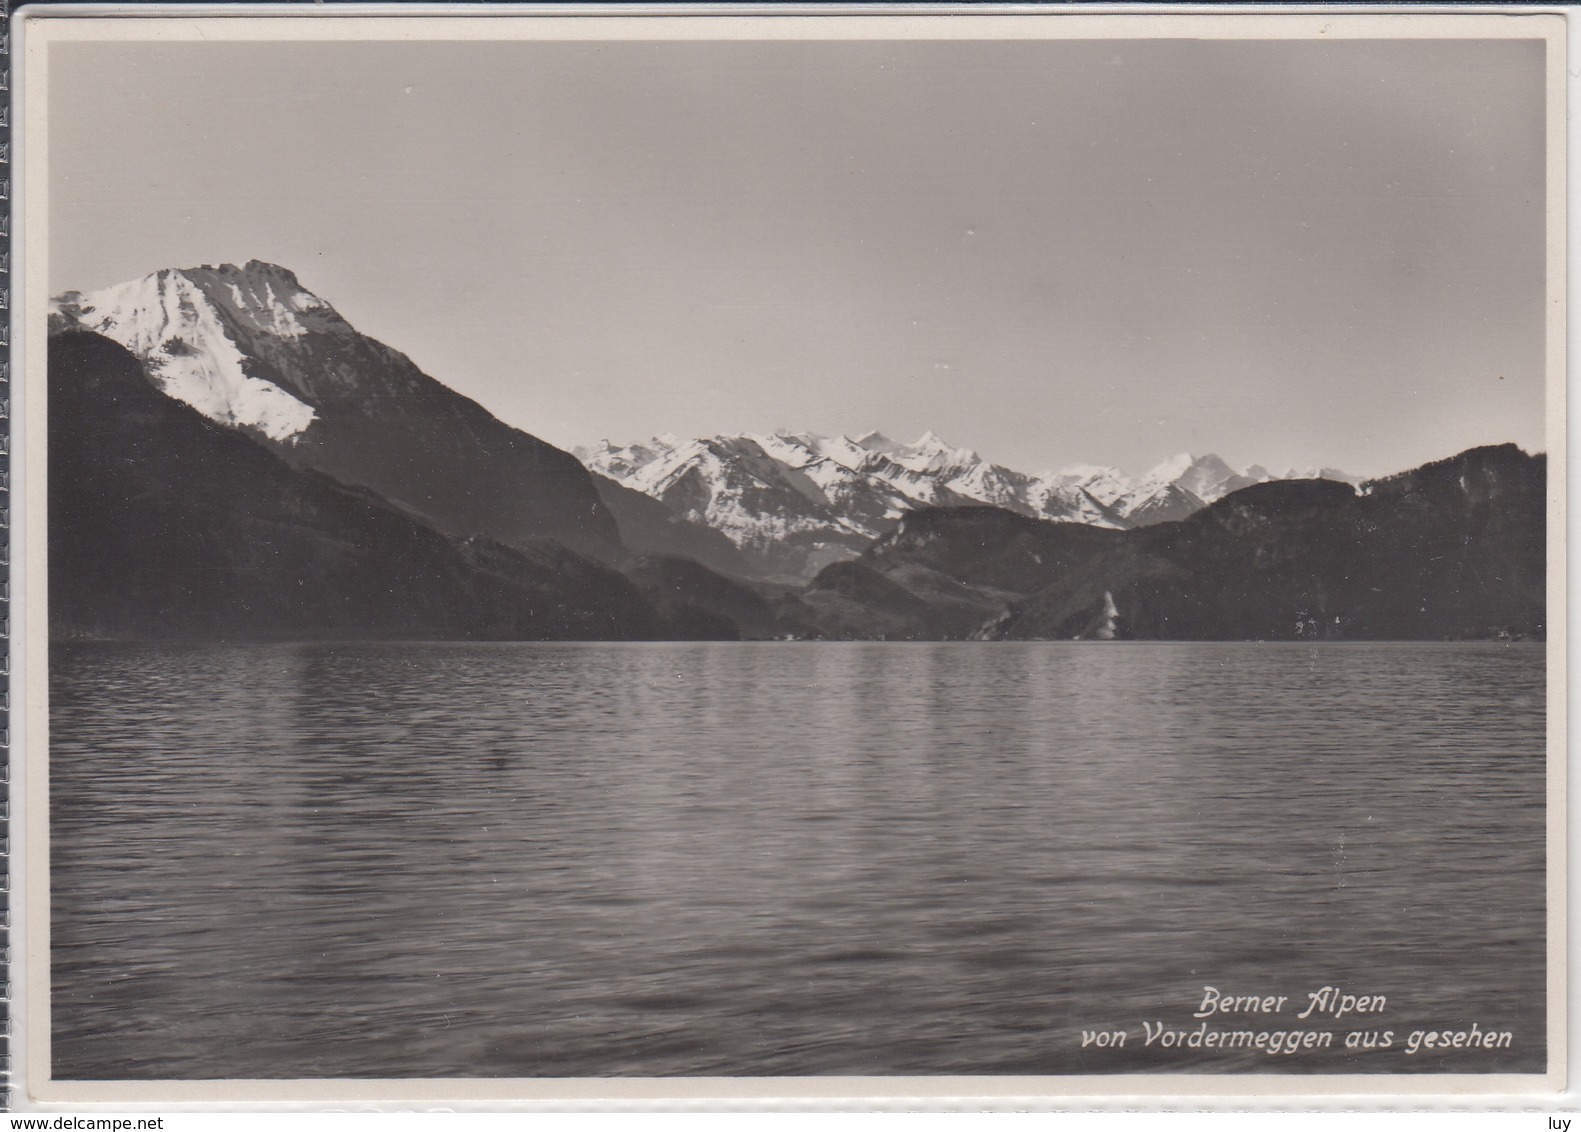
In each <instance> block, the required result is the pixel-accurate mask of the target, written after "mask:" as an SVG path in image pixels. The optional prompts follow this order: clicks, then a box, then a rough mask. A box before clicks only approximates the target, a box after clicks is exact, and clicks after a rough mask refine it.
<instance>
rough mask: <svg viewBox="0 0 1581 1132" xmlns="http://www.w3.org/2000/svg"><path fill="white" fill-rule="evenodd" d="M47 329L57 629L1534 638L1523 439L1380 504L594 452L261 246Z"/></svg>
mask: <svg viewBox="0 0 1581 1132" xmlns="http://www.w3.org/2000/svg"><path fill="white" fill-rule="evenodd" d="M50 330H51V343H50V355H49V386H50V390H49V392H50V442H49V445H50V446H49V501H50V512H49V547H50V619H51V630H52V633H53V634H54V635H56V636H57V637H62V638H77V637H133V638H169V637H177V638H182V637H186V638H201V639H214V638H221V639H229V638H244V639H246V638H260V637H264V638H267V637H276V638H288V639H299V638H321V637H407V638H410V637H427V638H440V639H507V640H536V639H592V640H625V639H631V640H654V639H735V638H738V637H754V638H762V637H803V638H818V639H915V640H927V639H968V638H975V639H1001V638H1023V639H1025V638H1045V637H1056V638H1070V637H1078V638H1090V639H1124V638H1166V639H1167V638H1187V639H1212V638H1219V639H1378V638H1389V637H1399V638H1404V639H1421V638H1438V637H1445V636H1449V637H1467V636H1469V637H1494V636H1528V635H1541V634H1542V633H1543V631H1544V617H1545V614H1544V577H1545V568H1546V560H1545V557H1544V546H1545V535H1544V531H1545V525H1544V515H1545V512H1544V492H1545V483H1546V478H1545V477H1546V470H1545V465H1544V461H1543V459H1542V457H1541V456H1528V455H1527V454H1525V453H1524V452H1521V451H1520V450H1519V449H1517V448H1515V447H1514V446H1511V445H1504V446H1499V447H1493V448H1483V449H1473V450H1471V451H1469V452H1466V453H1462V454H1460V455H1459V456H1456V457H1453V458H1451V459H1449V460H1446V461H1441V462H1439V463H1437V464H1432V465H1427V466H1426V467H1423V468H1420V469H1416V470H1414V471H1410V472H1405V473H1402V474H1401V475H1399V476H1394V477H1389V478H1387V479H1383V480H1377V481H1373V482H1370V483H1367V484H1363V485H1360V490H1359V491H1358V490H1357V486H1356V482H1355V480H1354V479H1353V478H1352V477H1348V476H1345V475H1343V474H1341V473H1338V472H1334V471H1332V470H1329V469H1321V470H1316V471H1314V472H1305V473H1298V472H1294V471H1291V472H1285V473H1281V474H1278V475H1275V474H1272V473H1269V472H1268V471H1267V470H1265V469H1262V468H1256V467H1253V468H1245V469H1239V470H1237V469H1234V468H1231V467H1230V466H1228V465H1227V464H1226V463H1225V462H1224V461H1223V460H1220V459H1219V458H1218V457H1217V456H1211V455H1210V456H1202V457H1191V456H1181V457H1177V458H1175V459H1173V460H1170V461H1166V462H1165V463H1163V464H1161V465H1159V467H1157V468H1155V469H1153V471H1151V472H1149V473H1147V474H1146V475H1144V476H1141V477H1138V478H1136V479H1134V480H1132V479H1127V478H1126V477H1124V476H1122V475H1121V474H1120V473H1119V472H1117V471H1115V470H1114V469H1111V468H1099V467H1080V468H1069V469H1066V470H1064V471H1060V472H1055V473H1044V474H1038V475H1028V474H1024V473H1020V472H1016V471H1013V470H1011V469H1008V468H1004V467H1002V466H1000V465H997V464H993V463H990V462H988V461H986V460H984V459H982V458H981V457H979V456H978V455H977V454H976V453H974V452H971V451H969V450H966V449H961V448H956V447H953V446H951V445H949V444H947V443H945V442H944V441H943V440H941V439H940V438H939V437H937V436H935V435H934V434H932V433H928V434H926V435H924V436H923V437H922V438H920V439H919V440H918V441H917V442H916V443H914V444H898V443H895V442H894V441H892V440H889V439H888V438H886V437H884V436H882V435H880V434H877V433H869V434H867V435H865V436H861V437H857V438H855V439H848V438H845V437H834V438H828V437H822V436H816V435H812V434H791V433H774V434H766V435H750V436H737V437H714V438H710V439H705V440H692V441H684V442H683V441H680V440H677V439H674V438H662V439H660V440H656V441H653V442H650V443H647V444H641V445H628V446H625V447H615V446H612V445H609V444H601V445H599V446H597V447H596V448H594V449H591V450H588V451H585V452H579V453H578V454H577V455H576V456H573V455H572V454H570V453H566V452H563V451H561V450H560V449H557V448H555V447H554V446H552V445H549V444H547V443H545V442H544V441H542V440H540V439H538V438H536V437H533V436H531V435H529V434H528V433H525V432H522V431H521V430H519V429H515V428H512V427H510V426H508V425H506V424H504V423H503V422H501V421H499V420H497V419H496V418H494V417H493V416H492V415H491V414H489V413H488V412H487V410H485V409H484V408H483V407H482V406H480V405H478V404H477V403H476V402H473V401H471V400H469V399H467V398H465V397H463V396H461V395H460V394H457V393H455V392H454V391H452V390H451V389H449V388H447V387H446V386H445V385H443V384H442V383H441V382H439V381H437V380H435V379H434V378H432V377H430V376H428V375H426V374H424V373H422V372H421V371H420V370H419V369H418V368H417V367H416V366H415V365H414V364H413V363H412V362H411V361H410V360H409V359H407V358H406V357H404V356H403V355H401V354H399V353H397V352H396V351H394V350H392V349H390V348H389V347H387V346H385V345H383V344H381V343H379V342H376V341H374V340H373V339H370V338H368V337H366V336H365V335H362V334H360V333H359V332H358V331H357V330H355V329H354V328H353V327H352V326H350V325H349V324H348V323H347V322H346V321H345V320H344V319H343V318H341V317H340V315H339V314H337V313H336V312H335V310H334V309H333V308H332V307H331V306H330V305H329V304H328V303H327V302H325V301H324V300H323V299H321V298H319V297H318V296H316V295H313V294H312V293H311V292H309V291H307V290H306V289H305V288H303V287H302V286H301V285H300V283H299V282H298V281H297V279H296V277H295V276H294V275H293V274H292V273H291V272H289V271H287V270H285V269H284V268H281V267H277V266H274V265H272V264H265V263H259V262H256V261H254V262H252V263H248V264H246V265H245V266H242V267H235V266H231V265H223V266H218V267H201V268H191V269H182V270H166V271H160V272H157V273H155V274H154V275H150V276H148V277H146V278H144V279H140V280H135V281H132V282H130V283H126V284H122V285H119V286H116V287H110V288H107V289H105V290H102V291H97V292H85V293H82V292H71V293H68V294H65V295H62V296H60V297H59V298H57V299H56V300H55V301H54V304H53V306H52V310H51V316H50ZM578 457H580V460H579V459H578ZM584 462H585V464H586V466H584Z"/></svg>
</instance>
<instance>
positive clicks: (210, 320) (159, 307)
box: [51, 260, 345, 441]
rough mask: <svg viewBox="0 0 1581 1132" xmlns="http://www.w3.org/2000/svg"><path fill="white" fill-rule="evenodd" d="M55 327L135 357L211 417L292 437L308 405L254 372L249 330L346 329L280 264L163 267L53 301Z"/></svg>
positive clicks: (307, 421)
mask: <svg viewBox="0 0 1581 1132" xmlns="http://www.w3.org/2000/svg"><path fill="white" fill-rule="evenodd" d="M51 316H52V321H58V322H61V323H64V324H66V325H69V326H76V327H80V328H82V329H84V330H92V331H94V332H96V333H98V334H102V335H104V336H105V337H107V338H110V339H111V340H113V341H115V342H118V343H120V345H122V346H124V347H126V348H127V349H128V350H130V351H131V352H132V353H133V354H135V355H137V356H138V358H140V359H141V360H142V361H143V363H144V365H145V366H146V367H147V369H148V372H149V375H150V377H151V378H152V379H153V381H154V382H155V384H156V385H157V386H158V387H159V388H160V389H161V390H162V391H163V392H165V393H167V394H169V395H170V396H171V397H174V398H176V399H177V400H178V401H184V402H186V403H187V404H188V405H191V406H192V407H193V408H195V409H197V410H198V411H199V412H200V413H202V414H203V415H204V416H206V417H208V418H209V419H210V420H214V421H218V422H220V423H221V424H226V425H231V426H233V427H242V428H251V429H255V430H257V431H258V432H260V433H262V434H264V435H265V436H267V437H269V438H270V439H271V440H276V441H292V440H294V439H295V438H297V437H298V436H300V435H301V434H302V433H303V432H304V431H306V429H307V428H308V426H309V425H311V424H312V422H313V420H314V418H315V417H316V416H317V413H316V412H315V410H314V408H313V406H311V405H309V404H308V403H306V402H305V401H304V400H302V399H301V398H300V397H298V396H296V395H294V394H293V393H292V392H289V391H287V390H286V389H283V388H281V386H280V385H279V384H278V383H277V382H275V381H272V380H270V379H269V378H268V377H267V376H263V375H260V374H259V373H257V372H256V369H257V365H256V358H255V356H254V353H253V351H252V350H250V349H248V348H247V342H246V339H248V338H249V337H250V336H251V335H253V334H265V335H271V336H274V337H276V338H287V339H289V338H297V337H301V336H302V335H304V334H306V333H308V332H309V331H310V330H322V329H328V328H331V327H343V326H345V323H344V322H343V321H342V320H341V319H340V316H339V315H337V314H336V313H335V312H334V310H333V308H331V307H330V305H329V304H328V303H326V302H324V300H322V299H320V298H318V296H316V295H313V294H312V293H311V292H309V291H307V290H305V289H303V288H302V286H301V285H300V284H299V283H297V281H296V277H295V276H294V275H292V274H291V272H289V271H287V270H286V269H285V268H283V267H276V266H275V265H273V264H266V263H260V262H259V261H257V260H254V261H252V262H251V263H248V264H247V265H246V266H245V267H235V266H232V265H230V264H226V265H222V266H219V267H207V266H206V267H199V268H188V269H166V270H163V271H157V272H155V273H154V274H152V275H146V276H144V277H143V278H141V279H134V280H131V281H130V282H126V283H119V284H116V285H114V286H111V287H106V288H103V289H102V290H98V291H71V292H67V293H66V294H64V295H61V296H60V297H58V298H57V299H55V300H54V301H53V302H52V304H51Z"/></svg>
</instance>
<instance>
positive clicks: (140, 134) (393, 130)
mask: <svg viewBox="0 0 1581 1132" xmlns="http://www.w3.org/2000/svg"><path fill="white" fill-rule="evenodd" d="M50 51H51V54H50V61H49V65H50V71H49V75H50V88H49V100H50V101H49V115H50V116H49V147H50V148H49V154H50V169H49V171H50V201H49V207H50V247H49V274H50V286H51V289H52V291H55V292H59V291H64V290H68V289H76V290H92V289H95V288H98V287H102V286H106V285H109V284H112V283H116V282H121V281H124V280H128V279H133V278H136V277H139V276H142V275H145V274H148V273H149V272H152V271H156V270H158V269H160V268H164V267H186V266H195V265H198V264H204V263H227V262H230V263H242V262H245V261H247V260H249V259H262V260H266V261H270V262H274V263H279V264H281V265H283V266H286V267H288V268H290V269H292V270H293V271H295V272H296V273H297V275H298V277H299V278H300V279H301V281H302V283H303V284H304V285H305V286H306V287H308V288H309V289H310V290H312V291H314V292H315V293H316V294H318V295H320V296H321V297H323V298H325V299H327V300H328V301H329V302H330V303H332V304H333V305H334V306H335V307H336V308H337V309H338V310H339V311H340V313H341V314H342V315H344V316H345V317H346V318H347V319H348V320H349V321H350V322H351V323H352V324H353V325H354V326H356V327H357V328H358V329H359V330H361V331H363V332H364V333H366V334H369V335H371V336H373V337H375V338H378V339H380V340H382V341H384V342H386V343H388V344H389V345H391V346H393V347H395V348H396V349H399V350H401V351H403V352H404V353H406V354H407V355H409V356H410V357H411V358H412V359H413V360H414V361H415V362H416V363H417V364H418V365H419V366H420V367H422V368H423V369H424V370H425V371H426V372H427V373H429V374H431V375H432V376H434V377H436V378H438V379H439V380H440V381H443V382H444V383H445V384H447V385H450V386H451V387H452V388H455V389H457V390H459V391H461V392H463V393H465V394H467V395H469V396H471V397H473V398H475V399H477V400H478V401H480V402H482V403H483V404H484V405H485V406H487V407H488V408H489V409H490V410H491V411H493V412H494V413H495V414H496V415H497V416H499V417H501V418H502V419H504V420H506V421H508V422H509V423H511V424H513V425H516V426H518V427H521V428H523V429H525V430H526V431H528V432H531V433H533V434H535V435H538V436H541V437H543V438H545V439H547V440H549V441H551V442H552V443H555V444H558V445H560V446H562V447H567V448H569V447H571V446H573V445H577V444H586V443H590V442H593V441H597V440H599V439H604V438H607V439H610V440H613V441H617V442H622V441H630V440H635V439H640V438H644V437H648V436H651V435H655V434H660V433H667V432H668V433H675V434H677V435H679V436H682V437H690V436H703V435H713V434H717V433H740V432H767V431H772V430H774V429H779V428H786V429H791V430H795V431H800V430H812V431H817V432H822V433H826V434H836V433H847V434H856V433H860V432H865V431H867V430H869V429H881V430H882V431H884V432H885V433H887V434H889V435H891V436H894V437H896V438H899V439H912V438H915V437H916V436H918V435H920V434H921V433H922V432H924V431H926V430H928V429H933V430H935V431H937V432H938V433H940V434H941V435H942V436H944V437H945V438H946V439H947V440H949V441H950V442H952V443H954V444H958V445H964V446H967V447H971V448H974V449H976V450H977V451H979V452H980V453H982V454H983V455H984V456H987V457H989V458H990V459H993V460H997V461H999V462H1001V463H1004V464H1007V465H1009V466H1011V467H1015V468H1018V469H1021V470H1025V471H1040V470H1044V469H1052V468H1059V467H1064V466H1068V465H1072V464H1077V463H1096V464H1111V465H1116V466H1119V467H1120V468H1122V469H1124V470H1126V471H1128V472H1139V471H1142V470H1144V469H1146V468H1147V467H1150V466H1151V465H1152V464H1154V463H1157V462H1158V461H1160V460H1162V459H1164V458H1165V457H1167V456H1169V455H1171V454H1173V453H1176V452H1180V451H1191V452H1194V453H1197V454H1201V453H1204V452H1209V451H1211V452H1217V453H1218V454H1219V455H1221V456H1223V457H1224V458H1225V459H1227V460H1229V461H1230V462H1231V463H1233V464H1238V465H1244V464H1249V463H1253V462H1256V463H1261V464H1264V465H1267V466H1269V467H1271V468H1274V469H1276V470H1278V469H1283V468H1286V467H1292V466H1294V467H1308V466H1321V465H1327V466H1332V467H1339V468H1342V469H1344V470H1347V471H1351V472H1354V473H1357V474H1364V475H1372V474H1382V473H1387V472H1392V471H1397V470H1401V469H1403V468H1407V467H1411V466H1414V465H1416V464H1420V463H1422V462H1425V461H1427V460H1432V459H1437V458H1441V457H1444V456H1448V455H1451V454H1453V453H1455V452H1458V451H1460V450H1462V449H1464V448H1467V447H1470V446H1472V445H1475V444H1484V443H1499V442H1504V441H1515V442H1516V443H1518V444H1521V445H1522V446H1523V447H1525V448H1526V449H1527V450H1528V451H1539V450H1541V449H1542V447H1543V384H1544V374H1543V365H1544V345H1543V333H1544V328H1543V312H1544V298H1543V288H1544V249H1545V236H1544V219H1543V136H1544V120H1543V97H1544V96H1543V45H1542V44H1541V42H1539V41H1519V40H1503V41H1481V42H1479V41H1445V40H1440V41H1431V40H1421V41H1412V40H1393V41H1334V42H1324V41H1315V42H1314V41H1294V42H1290V41H1285V42H1281V41H1218V42H1216V41H1211V40H1118V41H1116V40H1109V41H1104V40H1078V41H1032V42H1003V41H1000V42H993V41H989V42H959V41H957V42H919V41H902V42H882V41H851V42H828V41H825V42H780V43H753V42H723V43H719V42H715V43H688V42H664V43H654V42H649V43H642V42H604V43H586V42H582V43H577V42H559V43H542V42H539V43H533V42H512V43H500V42H465V43H463V42H452V43H399V42H385V43H371V42H348V43H302V42H295V43H135V44H129V43H124V42H123V43H113V44H103V43H56V44H54V45H53V46H52V47H51V49H50Z"/></svg>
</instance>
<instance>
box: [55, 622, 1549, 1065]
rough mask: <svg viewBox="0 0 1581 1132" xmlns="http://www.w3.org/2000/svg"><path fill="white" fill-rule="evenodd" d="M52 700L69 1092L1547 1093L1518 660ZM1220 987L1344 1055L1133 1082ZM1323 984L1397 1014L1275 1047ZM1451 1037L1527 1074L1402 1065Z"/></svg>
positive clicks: (1535, 662)
mask: <svg viewBox="0 0 1581 1132" xmlns="http://www.w3.org/2000/svg"><path fill="white" fill-rule="evenodd" d="M51 675H52V699H53V705H52V770H51V773H52V782H51V790H52V803H51V816H52V830H51V837H52V853H53V860H52V881H53V892H52V908H53V911H52V918H53V923H52V930H53V933H54V936H53V938H54V955H53V958H54V967H53V981H54V1000H53V1007H52V1009H53V1027H54V1033H53V1042H54V1045H53V1054H54V1059H55V1060H54V1066H55V1074H56V1076H57V1077H60V1078H64V1079H82V1078H150V1077H152V1078H212V1077H319V1076H392V1077H400V1076H420V1077H451V1076H473V1077H499V1076H507V1077H534V1076H598V1075H612V1074H619V1075H637V1076H662V1075H673V1074H682V1075H711V1076H712V1075H731V1074H754V1075H757V1074H766V1075H785V1074H791V1075H801V1074H864V1075H865V1074H943V1073H949V1074H955V1073H967V1074H1009V1073H1016V1074H1020V1073H1051V1074H1069V1073H1108V1072H1116V1071H1135V1070H1146V1071H1155V1072H1173V1071H1198V1072H1217V1071H1245V1070H1257V1071H1270V1072H1312V1071H1319V1072H1401V1071H1411V1070H1416V1071H1437V1072H1442V1071H1445V1070H1453V1071H1456V1072H1482V1071H1502V1072H1510V1071H1539V1070H1541V1068H1542V1067H1543V1064H1544V1025H1545V1022H1544V959H1543V951H1544V904H1543V899H1544V898H1543V881H1544V849H1543V844H1544V739H1543V733H1544V707H1543V704H1544V699H1543V695H1544V693H1543V682H1544V665H1543V647H1542V646H1541V645H1533V644H1514V645H1505V644H1427V645H1419V644H1376V645H1359V644H1358V645H1322V646H1319V647H1311V646H1302V645H1275V644H1266V645H1258V644H1144V643H1126V644H1074V643H1072V644H1059V643H1027V644H1009V643H1006V644H916V645H907V644H789V643H764V644H645V645H602V644H592V645H589V644H507V645H498V644H489V645H475V644H434V645H413V644H372V645H368V644H357V645H347V644H320V645H278V646H258V647H229V646H190V647H182V646H165V645H161V646H149V645H102V644H101V645H87V644H71V645H57V646H55V650H54V658H53V664H52V674H51ZM1205 985H1212V986H1215V987H1217V988H1219V989H1220V990H1222V991H1224V992H1226V993H1230V994H1234V995H1258V996H1263V995H1267V996H1277V995H1285V996H1288V997H1289V999H1290V1003H1289V1005H1287V1006H1285V1007H1284V1009H1283V1010H1282V1011H1280V1012H1279V1013H1272V1014H1267V1015H1260V1016H1258V1015H1231V1016H1215V1017H1214V1018H1212V1019H1210V1020H1209V1022H1210V1026H1211V1027H1213V1028H1215V1029H1218V1028H1224V1029H1248V1028H1249V1029H1254V1030H1262V1031H1281V1032H1282V1031H1290V1030H1301V1029H1304V1028H1310V1027H1317V1028H1319V1029H1326V1030H1328V1031H1331V1032H1333V1033H1334V1034H1335V1035H1336V1036H1335V1038H1333V1039H1331V1040H1332V1041H1334V1042H1335V1045H1334V1046H1333V1047H1331V1048H1329V1049H1309V1050H1303V1051H1302V1052H1300V1053H1298V1054H1295V1055H1285V1054H1278V1055H1270V1054H1267V1053H1263V1052H1260V1051H1258V1050H1256V1049H1214V1050H1204V1049H1191V1048H1181V1047H1178V1046H1177V1047H1175V1048H1170V1049H1164V1048H1162V1047H1161V1044H1160V1043H1161V1041H1162V1039H1160V1040H1159V1041H1155V1042H1154V1044H1153V1045H1150V1046H1149V1045H1146V1044H1145V1042H1144V1038H1145V1036H1146V1035H1145V1028H1144V1026H1143V1023H1144V1022H1147V1023H1163V1024H1164V1025H1165V1027H1166V1028H1168V1029H1186V1030H1190V1029H1196V1028H1197V1027H1199V1026H1200V1025H1201V1020H1198V1019H1195V1018H1193V1017H1192V1014H1193V1012H1194V1011H1196V1010H1197V1008H1198V1006H1199V1005H1200V1003H1201V999H1202V997H1203V993H1204V992H1203V987H1204V986H1205ZM1324 986H1337V987H1339V988H1341V990H1342V993H1344V994H1354V995H1356V996H1358V997H1361V996H1377V995H1382V996H1385V999H1386V1004H1385V1007H1384V1009H1383V1011H1382V1012H1381V1013H1374V1014H1368V1015H1361V1014H1350V1015H1347V1016H1345V1017H1344V1018H1341V1019H1339V1020H1337V1021H1336V1020H1335V1019H1333V1018H1332V1017H1329V1018H1325V1019H1323V1020H1322V1022H1320V1021H1319V1018H1318V1017H1313V1018H1309V1019H1307V1020H1305V1021H1298V1020H1296V1019H1295V1018H1294V1014H1295V1013H1296V1012H1298V1011H1299V1010H1301V1009H1304V1008H1305V1006H1306V1005H1308V998H1307V996H1308V994H1309V993H1310V992H1314V991H1317V990H1319V989H1320V988H1322V987H1324ZM1473 1025H1476V1026H1477V1027H1478V1032H1479V1033H1485V1032H1487V1031H1489V1030H1493V1031H1496V1032H1508V1033H1509V1034H1510V1035H1511V1038H1510V1044H1509V1047H1508V1048H1505V1049H1498V1050H1485V1049H1481V1048H1478V1049H1476V1050H1470V1049H1467V1048H1461V1049H1459V1050H1456V1049H1453V1048H1451V1049H1450V1050H1449V1051H1448V1052H1447V1053H1446V1052H1445V1051H1443V1050H1440V1049H1436V1048H1435V1049H1427V1048H1425V1047H1424V1046H1419V1047H1418V1050H1417V1052H1415V1053H1407V1052H1406V1051H1405V1045H1406V1043H1407V1041H1408V1040H1409V1035H1410V1034H1411V1033H1412V1032H1413V1031H1426V1030H1432V1031H1435V1032H1436V1031H1444V1030H1455V1031H1469V1030H1470V1028H1471V1027H1472V1026H1473ZM1084 1029H1085V1030H1088V1031H1090V1032H1092V1033H1097V1032H1098V1031H1106V1032H1113V1031H1125V1033H1126V1041H1125V1045H1124V1046H1123V1047H1111V1048H1098V1047H1097V1046H1096V1045H1093V1044H1089V1045H1088V1046H1087V1047H1085V1048H1084V1047H1083V1045H1082V1031H1083V1030H1084ZM1352 1030H1355V1031H1358V1032H1363V1031H1373V1032H1380V1033H1381V1031H1384V1030H1390V1031H1392V1032H1393V1035H1394V1037H1393V1044H1392V1045H1391V1048H1389V1049H1373V1050H1370V1051H1366V1052H1354V1053H1348V1052H1347V1051H1346V1050H1345V1049H1344V1048H1343V1047H1342V1045H1341V1044H1340V1043H1342V1042H1343V1040H1344V1038H1345V1035H1346V1034H1347V1033H1348V1032H1350V1031H1352Z"/></svg>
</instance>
